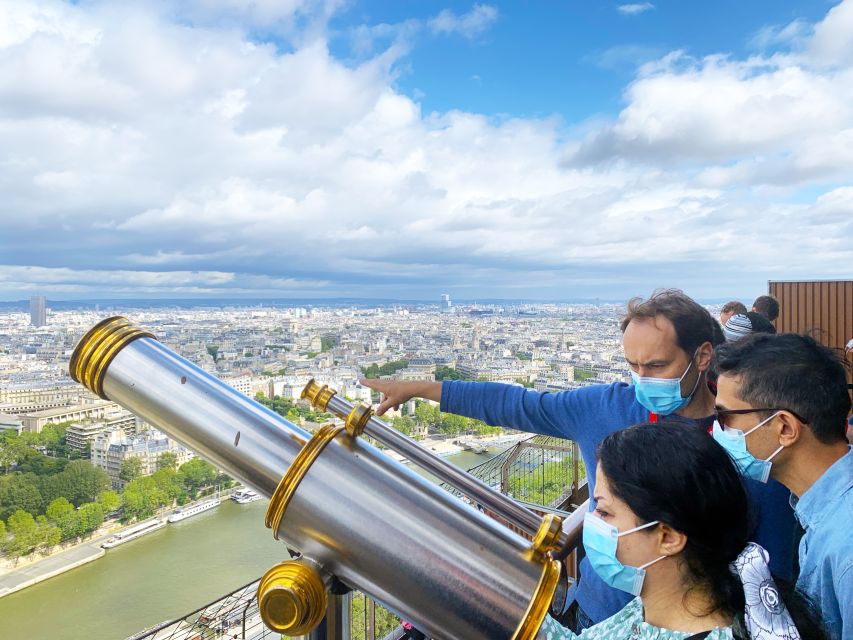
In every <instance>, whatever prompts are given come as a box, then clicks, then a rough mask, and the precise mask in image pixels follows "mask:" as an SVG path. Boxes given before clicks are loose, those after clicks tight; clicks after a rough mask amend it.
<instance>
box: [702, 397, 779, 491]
mask: <svg viewBox="0 0 853 640" xmlns="http://www.w3.org/2000/svg"><path fill="white" fill-rule="evenodd" d="M778 415H779V412H778V411H777V412H776V413H774V414H773V415H772V416H770V417H769V418H765V419H764V420H762V421H761V422H759V423H758V424H757V425H755V426H754V427H753V428H752V429H750V430H749V431H741V430H739V429H723V428H722V427H721V426H720V423H719V422H717V421H716V420H714V429H713V431H712V432H711V433H712V435H713V436H714V440H716V441H717V442H718V443H719V444H720V446H721V447H723V449H725V450H726V451H727V452H728V454H729V456H730V457H731V458H732V460H734V461H735V464H737V466H738V469H739V470H740V472H741V475H743V476H745V477H747V478H752V479H753V480H758V481H759V482H767V479H768V478H770V467H771V466H772V462H771V460H773V458H775V457H776V454H777V453H779V452H780V451H781V450H782V449H784V448H785V447H783V446H781V445H780V446H779V448H778V449H776V451H774V452H773V453H772V454H771V456H770V457H769V458H767V460H759V459H757V458H756V457H755V456H754V455H752V454H751V453H750V452H749V449H747V448H746V436H748V435H749V434H750V433H752V432H753V431H755V430H756V429H758V428H759V427H763V426H764V425H765V424H767V423H768V422H770V421H771V420H772V419H773V418H775V417H776V416H778Z"/></svg>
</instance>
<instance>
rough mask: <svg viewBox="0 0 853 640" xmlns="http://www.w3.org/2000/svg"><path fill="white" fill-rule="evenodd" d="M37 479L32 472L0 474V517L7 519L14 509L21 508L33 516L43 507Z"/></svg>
mask: <svg viewBox="0 0 853 640" xmlns="http://www.w3.org/2000/svg"><path fill="white" fill-rule="evenodd" d="M43 505H44V502H43V500H42V495H41V490H40V488H39V479H38V478H37V477H36V476H35V475H33V474H32V473H13V474H10V475H7V476H0V519H8V518H9V516H11V515H12V514H13V513H14V512H15V511H18V510H19V509H20V510H23V511H26V512H28V513H30V514H32V515H33V516H35V515H38V514H39V513H41V512H42V509H43V508H44V506H43Z"/></svg>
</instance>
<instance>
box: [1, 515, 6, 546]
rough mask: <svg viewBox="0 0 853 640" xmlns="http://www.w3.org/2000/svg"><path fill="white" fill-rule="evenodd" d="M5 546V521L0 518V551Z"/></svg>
mask: <svg viewBox="0 0 853 640" xmlns="http://www.w3.org/2000/svg"><path fill="white" fill-rule="evenodd" d="M5 546H6V523H5V522H3V521H2V520H0V553H2V552H3V547H5Z"/></svg>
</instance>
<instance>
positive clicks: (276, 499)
mask: <svg viewBox="0 0 853 640" xmlns="http://www.w3.org/2000/svg"><path fill="white" fill-rule="evenodd" d="M344 429H345V427H344V426H343V425H334V424H331V423H330V424H326V425H323V426H322V427H320V428H319V429H318V430H317V433H315V434H314V436H313V437H312V438H311V439H310V440H309V441H308V442H306V443H305V446H304V447H302V449H301V450H300V451H299V453H297V454H296V457H295V458H294V459H293V462H292V463H291V465H290V466H289V467H288V468H287V471H285V472H284V475H283V476H282V478H281V481H280V482H279V483H278V486H277V487H276V488H275V492H274V493H273V494H272V497H271V498H270V503H269V506H268V507H267V513H266V517H265V518H264V524H265V525H266V526H267V528H268V529H272V535H273V538H275V539H276V540H278V528H279V527H280V526H281V521H282V519H283V518H284V512H285V511H286V510H287V505H288V504H289V503H290V500H291V499H292V498H293V496H294V494H295V493H296V488H297V487H298V486H299V483H300V482H302V478H304V477H305V474H306V473H308V469H310V468H311V465H312V464H314V461H315V460H316V459H317V457H318V456H319V455H320V453H322V451H323V449H325V448H326V445H327V444H329V443H330V442H331V441H332V440H334V439H335V436H337V435H338V434H339V433H340V432H341V431H343V430H344Z"/></svg>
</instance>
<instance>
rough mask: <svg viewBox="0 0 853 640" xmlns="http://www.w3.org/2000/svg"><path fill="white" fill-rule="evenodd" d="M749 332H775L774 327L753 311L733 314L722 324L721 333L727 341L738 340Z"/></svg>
mask: <svg viewBox="0 0 853 640" xmlns="http://www.w3.org/2000/svg"><path fill="white" fill-rule="evenodd" d="M751 333H776V328H775V327H774V326H773V325H772V324H771V323H770V321H769V320H767V318H765V317H764V316H762V315H761V314H760V313H756V312H755V311H748V312H747V313H738V314H737V315H733V316H732V317H731V318H729V319H728V320H727V321H726V324H724V325H723V335H724V336H726V340H727V341H731V340H740V339H741V338H744V337H746V336H748V335H749V334H751Z"/></svg>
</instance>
